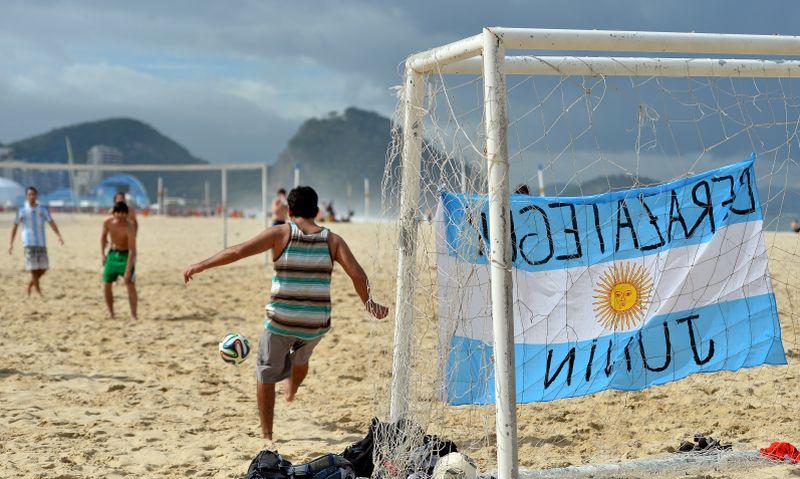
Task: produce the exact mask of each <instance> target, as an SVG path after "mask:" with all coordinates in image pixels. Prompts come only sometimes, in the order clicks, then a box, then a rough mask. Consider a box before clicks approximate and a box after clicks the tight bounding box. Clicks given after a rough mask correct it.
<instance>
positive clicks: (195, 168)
mask: <svg viewBox="0 0 800 479" xmlns="http://www.w3.org/2000/svg"><path fill="white" fill-rule="evenodd" d="M0 169H3V170H15V169H17V170H23V171H50V172H59V171H66V172H69V173H70V175H72V174H73V173H74V172H94V173H96V174H102V173H103V172H167V171H171V172H184V173H187V174H191V173H197V172H209V171H212V172H214V171H218V172H219V173H220V207H219V216H220V217H221V219H222V221H221V238H222V246H223V248H227V246H228V216H229V207H228V172H229V171H242V170H244V171H247V170H249V171H258V172H260V174H261V216H262V219H263V221H264V226H265V227H267V226H269V212H268V202H269V199H268V189H267V181H268V177H267V173H268V167H267V165H266V164H265V163H223V164H179V165H169V164H156V165H147V164H130V165H102V164H101V165H93V164H63V163H34V162H25V161H4V162H0ZM165 198H166V195H165V188H164V186H163V183H162V181H161V179H160V178H159V181H158V191H157V192H156V203H157V204H158V213H160V214H163V213H164V212H165V211H166V205H165ZM204 203H205V207H206V208H210V201H209V187H208V184H206V185H205V200H204ZM138 206H139V207H144V208H149V206H150V205H138Z"/></svg>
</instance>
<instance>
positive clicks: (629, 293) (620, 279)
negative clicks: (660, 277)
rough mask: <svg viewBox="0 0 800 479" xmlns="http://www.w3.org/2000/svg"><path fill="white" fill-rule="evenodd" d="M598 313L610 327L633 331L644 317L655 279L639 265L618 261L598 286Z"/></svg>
mask: <svg viewBox="0 0 800 479" xmlns="http://www.w3.org/2000/svg"><path fill="white" fill-rule="evenodd" d="M594 292H595V294H594V299H595V301H594V314H595V317H596V318H597V320H598V321H599V322H600V324H602V325H603V326H604V327H605V328H606V329H607V330H614V331H621V330H629V329H631V328H632V327H634V326H638V325H639V323H641V321H642V319H644V315H645V313H646V312H647V306H648V305H649V304H650V298H651V296H652V293H653V280H652V279H650V275H649V274H647V272H646V271H645V270H644V268H642V267H641V266H640V265H638V264H634V263H625V264H617V263H614V264H613V265H612V266H611V267H609V268H608V269H606V270H605V271H604V272H603V274H602V276H600V281H598V283H597V284H596V285H595V288H594Z"/></svg>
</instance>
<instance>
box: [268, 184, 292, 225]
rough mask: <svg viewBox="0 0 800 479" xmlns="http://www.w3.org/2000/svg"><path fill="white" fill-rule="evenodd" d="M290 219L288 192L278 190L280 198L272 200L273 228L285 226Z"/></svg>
mask: <svg viewBox="0 0 800 479" xmlns="http://www.w3.org/2000/svg"><path fill="white" fill-rule="evenodd" d="M288 217H289V205H288V204H287V203H286V190H284V189H283V188H281V189H279V190H278V196H277V198H275V199H274V200H272V226H279V225H285V224H286V220H287V219H288Z"/></svg>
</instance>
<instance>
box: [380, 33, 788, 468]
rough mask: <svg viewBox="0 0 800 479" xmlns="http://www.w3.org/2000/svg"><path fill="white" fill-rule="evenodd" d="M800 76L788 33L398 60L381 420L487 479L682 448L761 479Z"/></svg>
mask: <svg viewBox="0 0 800 479" xmlns="http://www.w3.org/2000/svg"><path fill="white" fill-rule="evenodd" d="M512 50H518V51H521V54H520V55H516V54H515V55H511V54H510V53H509V52H510V51H512ZM543 52H546V54H541V53H543ZM798 58H800V37H781V36H757V35H723V34H698V33H686V34H683V33H664V32H617V31H599V30H592V31H583V30H545V29H510V28H489V29H485V30H484V31H483V32H482V33H481V34H479V35H476V36H473V37H470V38H467V39H464V40H461V41H458V42H455V43H452V44H449V45H445V46H442V47H438V48H434V49H432V50H429V51H426V52H422V53H418V54H415V55H412V56H411V57H409V58H408V59H407V61H406V63H405V76H404V85H403V88H402V92H401V100H400V103H399V105H398V109H397V115H396V120H395V131H394V142H393V145H392V147H391V149H390V151H389V161H388V164H387V168H386V174H385V178H384V184H383V194H384V204H386V205H390V206H392V207H393V208H394V207H395V205H399V214H398V215H397V216H396V217H395V219H396V221H397V232H398V235H397V237H396V241H397V243H396V245H397V297H396V307H395V312H396V315H395V335H394V345H393V365H392V385H391V391H390V397H389V398H387V399H388V404H389V407H388V408H389V414H390V416H391V418H392V419H394V420H397V419H400V418H408V419H411V420H413V421H414V422H415V423H417V424H418V425H421V426H423V427H424V428H427V429H428V432H432V433H437V434H442V435H446V436H447V437H448V438H449V439H452V440H454V441H456V443H458V444H459V446H460V447H461V448H462V449H463V450H464V452H467V453H468V454H471V455H472V456H473V457H474V458H476V459H477V460H478V462H479V463H480V464H481V465H482V466H483V468H484V469H490V470H496V471H497V475H498V477H499V479H512V478H516V477H518V476H519V475H520V474H519V469H518V468H519V465H520V464H521V465H522V466H523V467H525V468H527V469H529V470H534V469H536V470H540V471H539V476H541V477H545V476H546V475H547V473H546V472H543V471H542V470H546V469H552V468H558V467H563V466H576V467H574V468H572V469H569V470H567V469H558V470H557V471H556V472H554V473H553V474H556V475H557V474H562V473H563V474H570V475H577V476H581V475H583V476H587V475H593V474H600V473H602V472H603V471H606V472H609V471H610V472H613V473H619V474H621V473H622V472H626V471H627V472H626V473H633V474H636V473H637V472H636V471H639V472H638V473H641V471H643V470H647V471H648V473H650V472H653V474H654V475H657V473H666V472H668V471H665V470H664V469H665V468H666V469H669V470H673V468H676V467H680V464H681V461H680V460H679V459H678V460H675V461H673V460H672V459H670V457H672V456H671V454H672V451H674V450H675V449H676V448H677V447H678V444H679V442H680V440H681V439H682V438H683V439H686V438H691V437H692V436H693V435H694V434H695V433H705V434H709V433H710V434H712V435H715V436H718V437H719V439H722V440H723V441H726V440H727V441H728V442H731V443H733V445H734V448H735V449H738V450H739V451H742V452H740V453H739V452H737V453H736V454H734V455H733V456H730V457H729V459H730V458H731V457H732V458H733V459H730V460H726V461H723V462H724V465H720V466H719V467H733V468H735V467H740V468H744V467H764V466H765V463H763V462H761V461H758V460H755V459H754V457H756V458H757V457H758V453H757V446H762V447H763V446H766V445H768V444H769V442H768V440H769V439H775V440H779V439H781V438H783V439H785V440H789V439H794V440H795V441H797V440H800V437H798V436H796V434H797V431H800V414H798V413H800V405H799V404H798V402H797V401H796V391H797V389H796V386H792V384H796V382H797V381H798V379H800V362H798V354H799V353H800V342H799V341H798V332H800V322H798V318H799V317H800V306H798V303H797V300H798V298H800V276H798V274H797V271H798V270H800V235H798V234H797V233H796V230H800V226H798V223H797V222H798V219H800V166H799V165H798V160H799V159H800V157H799V156H798V151H800V135H798V131H800V82H799V81H798V80H800V61H798ZM392 211H394V210H392ZM392 211H387V213H391V212H392ZM701 373H710V374H701ZM792 391H795V392H792ZM775 411H780V412H777V413H776V412H775ZM773 413H774V414H777V417H775V416H772V414H773ZM409 444H410V446H409V448H411V449H413V440H411V441H410V442H409ZM753 451H755V456H754V455H753V454H752V453H751V452H753ZM665 455H667V456H668V457H667V458H666V459H665V458H664V457H663V456H665ZM414 457H415V456H414V453H413V452H409V453H408V454H406V455H405V456H402V457H400V458H398V461H412V460H417V459H414ZM674 457H679V456H674ZM648 458H651V459H653V461H651V462H648V460H649V459H648ZM737 458H739V459H741V458H746V459H742V460H738V459H737ZM625 459H636V460H637V462H635V463H631V464H630V465H629V466H600V465H601V464H607V463H618V462H620V461H623V460H625ZM659 461H660V462H659ZM637 464H638V465H637ZM648 464H649V465H650V466H648ZM676 464H677V465H676ZM704 464H706V463H704ZM720 464H722V463H720ZM695 465H696V464H695ZM637 467H639V469H636V468H637ZM703 467H716V466H713V465H711V466H708V465H707V464H706V466H703ZM648 468H650V469H648ZM659 468H662V469H660V470H659ZM554 477H555V476H554Z"/></svg>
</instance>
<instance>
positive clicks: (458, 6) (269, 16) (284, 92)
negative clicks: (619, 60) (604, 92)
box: [0, 0, 800, 162]
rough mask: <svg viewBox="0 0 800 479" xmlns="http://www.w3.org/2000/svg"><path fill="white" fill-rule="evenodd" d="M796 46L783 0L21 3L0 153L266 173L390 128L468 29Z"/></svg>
mask: <svg viewBox="0 0 800 479" xmlns="http://www.w3.org/2000/svg"><path fill="white" fill-rule="evenodd" d="M493 25H499V26H508V27H548V28H597V29H632V30H662V31H712V32H724V33H757V34H774V33H777V34H800V30H798V27H797V26H798V25H800V8H798V6H797V3H796V1H790V0H786V1H784V0H775V1H764V2H752V1H720V0H704V1H697V0H691V1H684V0H673V1H668V2H666V1H655V0H639V1H629V0H616V1H612V0H596V1H593V2H586V1H574V0H539V1H533V0H528V1H521V0H511V1H492V2H486V1H481V2H472V1H465V0H446V1H434V0H426V1H422V0H407V1H402V2H398V1H395V2H388V1H387V2H384V1H377V0H374V1H358V0H335V1H313V0H309V1H295V2H292V1H255V0H231V1H204V0H185V1H181V0H172V1H168V2H164V1H161V0H159V1H151V0H139V1H136V2H130V1H91V0H86V1H82V0H72V1H56V0H50V1H33V0H3V1H2V7H1V10H0V142H3V143H8V142H12V141H15V140H19V139H23V138H25V137H28V136H31V135H34V134H38V133H42V132H45V131H48V130H50V129H52V128H57V127H61V126H65V125H69V124H74V123H79V122H83V121H91V120H98V119H103V118H111V117H132V118H136V119H139V120H142V121H144V122H147V123H149V124H151V125H153V126H155V127H156V128H157V129H159V130H160V131H161V132H162V133H164V134H166V135H167V136H170V137H171V138H173V139H175V140H177V141H178V142H180V143H181V144H183V145H184V146H186V147H187V148H188V149H189V150H190V151H191V152H192V153H193V154H195V155H196V156H199V157H201V158H203V159H206V160H209V161H212V162H234V161H268V162H271V161H273V160H274V158H275V157H276V156H277V154H278V153H279V152H280V151H281V150H282V149H283V148H284V147H285V146H286V142H287V140H288V139H289V138H290V137H291V135H292V134H293V133H294V132H295V130H296V129H297V127H298V126H299V125H300V124H301V123H302V121H303V120H305V119H307V118H309V117H314V116H324V115H326V114H327V113H328V112H330V111H337V110H342V109H344V108H346V107H348V106H357V107H360V108H365V109H369V110H373V111H377V112H379V113H381V114H384V115H387V116H390V115H391V114H392V112H393V110H394V108H395V105H396V98H395V96H394V93H393V90H392V89H391V87H393V86H395V85H398V84H400V83H401V73H402V62H403V60H404V58H405V57H406V56H407V55H409V54H411V53H413V52H416V51H420V50H424V49H427V48H430V47H433V46H437V45H441V44H443V43H448V42H451V41H455V40H458V39H460V38H463V37H466V36H470V35H473V34H475V33H478V32H480V29H481V27H483V26H493Z"/></svg>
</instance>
